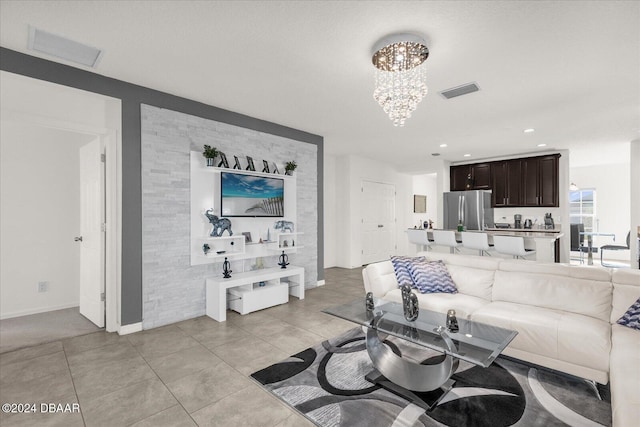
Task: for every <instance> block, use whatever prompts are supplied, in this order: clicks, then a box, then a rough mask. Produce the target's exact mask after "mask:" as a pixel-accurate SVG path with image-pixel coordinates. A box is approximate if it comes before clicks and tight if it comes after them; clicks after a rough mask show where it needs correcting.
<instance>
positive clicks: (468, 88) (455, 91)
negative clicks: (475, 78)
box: [440, 82, 480, 99]
mask: <svg viewBox="0 0 640 427" xmlns="http://www.w3.org/2000/svg"><path fill="white" fill-rule="evenodd" d="M479 90H480V86H478V84H477V83H476V82H471V83H466V84H463V85H462V86H456V87H452V88H450V89H445V90H443V91H442V92H440V95H442V96H444V97H445V98H447V99H451V98H455V97H456V96H462V95H466V94H468V93H473V92H477V91H479Z"/></svg>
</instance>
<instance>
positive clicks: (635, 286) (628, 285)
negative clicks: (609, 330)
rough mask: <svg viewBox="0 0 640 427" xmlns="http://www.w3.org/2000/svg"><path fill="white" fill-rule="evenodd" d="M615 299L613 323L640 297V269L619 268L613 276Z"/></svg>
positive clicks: (612, 308)
mask: <svg viewBox="0 0 640 427" xmlns="http://www.w3.org/2000/svg"><path fill="white" fill-rule="evenodd" d="M611 280H612V282H613V301H612V302H611V305H612V307H611V323H616V322H617V321H618V319H620V317H622V315H623V314H624V313H625V312H626V311H627V310H628V309H629V306H631V305H632V304H633V303H634V302H635V301H636V300H637V299H638V298H640V270H632V269H628V268H625V269H618V270H614V271H613V275H612V276H611Z"/></svg>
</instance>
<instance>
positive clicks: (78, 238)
mask: <svg viewBox="0 0 640 427" xmlns="http://www.w3.org/2000/svg"><path fill="white" fill-rule="evenodd" d="M73 241H74V242H82V236H80V237H74V238H73Z"/></svg>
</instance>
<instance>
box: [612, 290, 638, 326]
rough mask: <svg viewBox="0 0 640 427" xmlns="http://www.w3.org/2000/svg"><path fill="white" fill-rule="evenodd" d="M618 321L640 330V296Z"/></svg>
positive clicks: (619, 323)
mask: <svg viewBox="0 0 640 427" xmlns="http://www.w3.org/2000/svg"><path fill="white" fill-rule="evenodd" d="M617 323H618V325H622V326H626V327H628V328H631V329H636V330H638V331H640V298H638V299H637V300H636V302H634V303H633V304H632V305H631V307H629V310H627V312H626V313H625V314H623V315H622V317H621V318H619V319H618V322H617Z"/></svg>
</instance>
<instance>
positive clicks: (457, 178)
mask: <svg viewBox="0 0 640 427" xmlns="http://www.w3.org/2000/svg"><path fill="white" fill-rule="evenodd" d="M449 174H450V189H451V191H464V190H489V189H491V164H490V163H477V164H472V165H460V166H451V168H450V169H449Z"/></svg>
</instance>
